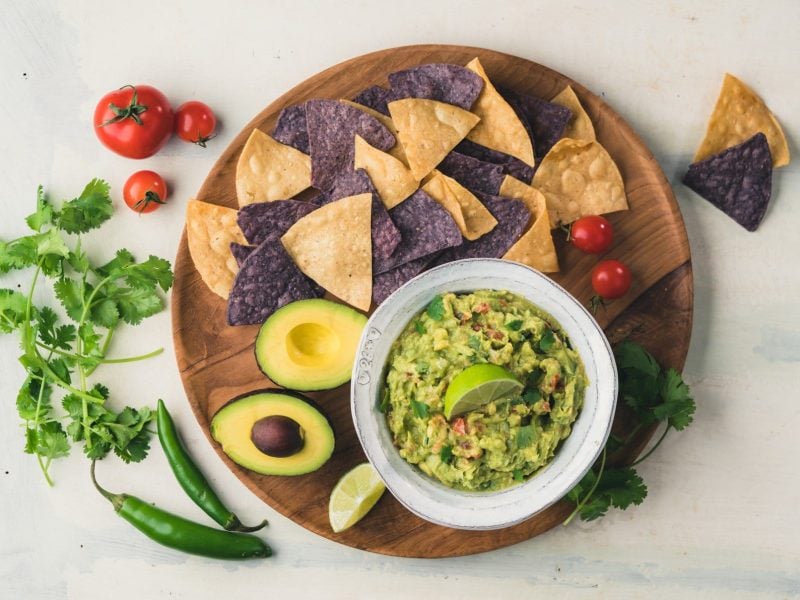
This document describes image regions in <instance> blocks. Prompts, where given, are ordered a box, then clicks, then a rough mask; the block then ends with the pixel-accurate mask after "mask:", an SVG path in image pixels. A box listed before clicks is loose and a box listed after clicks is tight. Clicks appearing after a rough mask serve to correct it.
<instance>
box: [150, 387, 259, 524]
mask: <svg viewBox="0 0 800 600" xmlns="http://www.w3.org/2000/svg"><path fill="white" fill-rule="evenodd" d="M156 423H157V425H158V439H159V441H160V442H161V447H162V448H163V449H164V454H166V455H167V461H168V462H169V466H170V467H171V468H172V472H173V473H175V478H176V479H177V480H178V483H180V484H181V487H182V488H183V490H184V491H185V492H186V494H187V495H188V496H189V498H191V499H192V500H193V501H194V503H195V504H197V506H199V507H200V508H202V509H203V510H204V511H205V512H206V514H207V515H208V516H209V517H211V518H212V519H214V520H215V521H216V522H217V523H219V524H220V525H222V526H223V527H224V528H225V529H227V530H228V531H258V530H259V529H261V528H262V527H264V526H265V525H266V524H267V521H266V519H265V520H264V521H263V522H262V523H261V524H260V525H254V526H253V527H248V526H246V525H242V522H241V521H239V517H237V516H236V515H235V514H233V513H232V512H231V511H230V510H228V508H227V507H226V506H225V505H224V504H223V503H222V500H220V499H219V496H217V495H216V494H215V493H214V490H213V489H211V485H210V484H209V483H208V480H207V479H206V478H205V476H204V475H203V474H202V473H201V472H200V469H198V468H197V465H195V464H194V461H193V460H192V458H191V456H189V453H188V452H186V449H185V448H184V447H183V444H182V443H181V438H180V436H179V435H178V430H177V429H176V428H175V422H174V421H173V420H172V417H171V416H170V414H169V412H168V411H167V407H166V405H165V404H164V401H163V400H159V401H158V411H157V413H156Z"/></svg>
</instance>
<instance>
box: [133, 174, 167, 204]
mask: <svg viewBox="0 0 800 600" xmlns="http://www.w3.org/2000/svg"><path fill="white" fill-rule="evenodd" d="M167 194H168V192H167V184H166V183H165V182H164V178H163V177H161V175H159V174H158V173H156V172H155V171H136V173H134V174H133V175H131V176H130V177H128V181H126V182H125V186H124V187H123V188H122V198H123V199H124V200H125V204H127V205H128V206H129V207H130V209H131V210H135V211H136V212H138V213H149V212H153V211H154V210H156V209H157V208H158V207H159V206H161V205H162V204H166V203H167Z"/></svg>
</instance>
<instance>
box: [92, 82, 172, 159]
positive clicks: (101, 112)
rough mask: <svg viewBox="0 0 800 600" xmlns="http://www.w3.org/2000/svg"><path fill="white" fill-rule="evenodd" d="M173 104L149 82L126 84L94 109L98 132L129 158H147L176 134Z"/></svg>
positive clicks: (114, 148) (96, 131) (109, 94)
mask: <svg viewBox="0 0 800 600" xmlns="http://www.w3.org/2000/svg"><path fill="white" fill-rule="evenodd" d="M172 116H173V115H172V107H171V106H170V104H169V100H167V97H166V96H165V95H164V94H162V93H161V92H159V91H158V90H157V89H156V88H154V87H152V86H149V85H137V86H132V85H126V86H124V87H121V88H119V89H118V90H114V91H113V92H109V93H108V94H106V95H105V96H103V97H102V98H100V102H98V103H97V106H96V107H95V109H94V132H95V133H96V134H97V137H98V139H99V140H100V141H101V142H102V143H103V145H104V146H105V147H106V148H108V149H109V150H111V151H112V152H116V153H117V154H121V155H122V156H125V157H127V158H147V157H148V156H152V155H153V154H155V153H156V152H158V150H159V149H160V148H161V147H162V146H163V145H164V144H166V143H167V140H168V139H169V136H170V134H171V133H172Z"/></svg>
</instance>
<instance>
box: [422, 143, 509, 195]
mask: <svg viewBox="0 0 800 600" xmlns="http://www.w3.org/2000/svg"><path fill="white" fill-rule="evenodd" d="M436 168H437V169H439V170H440V171H441V172H442V173H444V174H445V175H447V176H448V177H452V178H453V179H455V180H456V181H457V182H458V183H460V184H461V185H463V186H464V187H465V188H467V189H469V190H472V191H473V192H484V193H486V194H493V195H494V194H498V193H499V192H500V186H501V185H502V184H503V179H505V176H506V175H505V173H504V172H503V167H502V166H501V165H495V164H493V163H489V162H485V161H482V160H479V159H477V158H473V157H471V156H466V155H465V154H461V153H460V152H451V153H450V154H448V155H447V156H445V157H444V160H443V161H442V162H440V163H439V164H438V166H437V167H436Z"/></svg>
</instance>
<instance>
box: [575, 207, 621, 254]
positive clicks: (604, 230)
mask: <svg viewBox="0 0 800 600" xmlns="http://www.w3.org/2000/svg"><path fill="white" fill-rule="evenodd" d="M570 241H571V242H572V245H573V246H575V247H576V248H577V249H578V250H581V251H582V252H586V253H587V254H603V253H604V252H607V251H608V249H609V248H611V244H612V243H613V241H614V230H613V228H612V227H611V223H609V222H608V220H607V219H605V218H604V217H601V216H599V215H588V216H586V217H581V218H580V219H578V220H577V221H575V222H574V223H573V224H572V227H571V228H570Z"/></svg>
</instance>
